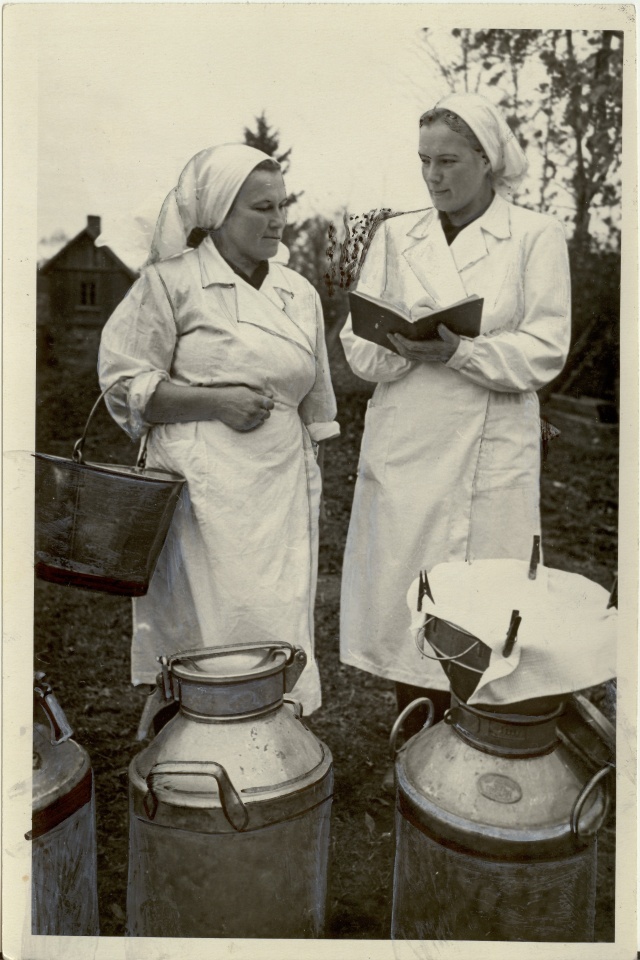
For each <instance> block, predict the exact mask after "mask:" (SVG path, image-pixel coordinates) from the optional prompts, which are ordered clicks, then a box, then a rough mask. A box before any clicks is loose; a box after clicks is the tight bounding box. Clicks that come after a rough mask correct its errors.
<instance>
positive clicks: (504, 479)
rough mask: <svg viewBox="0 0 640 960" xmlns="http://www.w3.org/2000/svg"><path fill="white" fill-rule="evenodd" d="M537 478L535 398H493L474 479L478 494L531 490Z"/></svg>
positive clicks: (495, 395)
mask: <svg viewBox="0 0 640 960" xmlns="http://www.w3.org/2000/svg"><path fill="white" fill-rule="evenodd" d="M539 474H540V413H539V406H538V398H537V397H536V395H535V394H517V393H504V394H492V395H491V397H490V399H489V408H488V411H487V418H486V421H485V426H484V431H483V435H482V439H481V441H480V453H479V457H478V466H477V471H476V477H475V490H476V491H477V492H485V491H491V490H493V491H495V490H496V489H498V488H511V487H522V486H532V487H534V488H536V489H537V485H538V483H539V479H540V478H539Z"/></svg>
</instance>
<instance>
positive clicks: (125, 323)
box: [98, 267, 177, 440]
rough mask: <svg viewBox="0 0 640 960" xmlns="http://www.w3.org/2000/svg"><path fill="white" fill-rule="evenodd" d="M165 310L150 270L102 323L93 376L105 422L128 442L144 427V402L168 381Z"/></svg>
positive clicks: (169, 323)
mask: <svg viewBox="0 0 640 960" xmlns="http://www.w3.org/2000/svg"><path fill="white" fill-rule="evenodd" d="M176 338H177V335H176V324H175V320H174V316H173V311H172V309H171V304H170V302H169V298H168V296H167V294H166V291H165V289H164V287H163V285H162V281H161V280H160V277H159V276H158V272H157V270H156V269H155V267H149V268H148V269H146V270H145V271H144V273H143V274H142V276H141V277H140V279H139V280H137V281H136V282H135V283H134V285H133V286H132V287H131V289H130V290H129V292H128V294H127V296H126V297H125V298H124V300H123V301H122V303H120V304H119V306H118V307H116V309H115V311H114V312H113V314H112V315H111V316H110V318H109V319H108V320H107V323H106V324H105V326H104V329H103V331H102V337H101V340H100V353H99V357H98V376H99V379H100V386H101V387H102V389H103V390H106V389H107V388H108V387H111V388H112V389H110V390H109V393H108V394H107V395H106V398H105V400H106V403H107V407H108V408H109V412H110V413H111V416H112V417H113V419H114V420H115V421H116V423H118V424H119V426H121V427H122V429H123V430H125V431H126V432H127V433H128V434H129V436H130V437H132V439H134V440H136V439H138V438H140V437H141V436H142V435H143V434H144V433H145V432H146V430H147V429H148V428H149V426H150V424H149V423H148V422H147V421H146V420H145V410H146V407H147V404H148V403H149V400H150V399H151V397H152V396H153V393H154V391H155V389H156V387H157V386H158V383H159V382H160V381H161V380H169V379H170V371H171V363H172V360H173V354H174V350H175V345H176Z"/></svg>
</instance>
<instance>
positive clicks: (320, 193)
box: [38, 4, 447, 239]
mask: <svg viewBox="0 0 640 960" xmlns="http://www.w3.org/2000/svg"><path fill="white" fill-rule="evenodd" d="M431 19H432V18H429V17H427V16H426V8H425V7H423V6H421V5H418V6H408V7H405V6H397V7H395V8H392V7H389V6H386V5H385V6H383V7H370V6H368V5H367V6H366V7H363V6H358V5H355V6H348V7H347V6H343V5H339V6H328V5H324V4H322V5H317V6H311V5H307V4H304V5H275V4H274V5H267V6H262V5H255V4H251V5H236V4H232V5H221V4H206V5H200V4H198V5H195V6H189V5H174V4H170V5H159V4H158V5H156V4H153V5H149V4H143V5H139V4H127V5H125V6H121V5H117V4H113V5H107V4H100V5H89V6H87V5H84V4H64V5H58V4H53V5H46V6H42V7H40V9H39V13H38V28H39V36H40V43H39V49H38V68H39V93H38V101H39V131H38V136H39V141H38V238H39V239H41V238H43V237H50V236H51V235H52V234H54V233H56V232H58V231H62V232H63V233H64V234H66V235H67V236H73V235H75V234H76V233H77V232H79V231H80V230H81V229H82V228H83V227H84V225H85V223H86V217H87V214H96V215H99V216H101V217H102V221H103V227H104V228H105V230H107V229H111V230H113V229H115V228H116V227H117V226H118V224H120V222H121V221H122V220H128V219H130V218H131V217H132V215H133V213H134V211H137V210H138V209H139V208H140V207H142V208H144V209H146V210H149V211H154V214H153V215H154V218H155V211H158V210H159V207H160V204H161V202H162V199H163V198H164V196H165V195H166V193H167V192H168V191H169V190H170V189H171V187H172V186H173V185H174V184H175V182H176V179H177V176H178V174H179V172H180V170H181V169H182V167H183V166H184V164H185V163H186V161H187V160H188V159H189V158H190V157H191V156H192V155H193V154H194V153H197V152H198V151H199V150H201V149H203V148H204V147H207V146H211V145H213V144H215V143H224V142H230V141H239V140H242V134H243V129H244V127H245V126H253V125H254V118H255V117H256V116H257V115H258V114H259V113H260V112H261V111H262V110H263V109H264V110H265V111H266V115H267V119H268V120H269V122H270V123H271V124H272V125H273V126H274V127H275V128H276V129H278V130H279V131H280V134H281V144H282V146H283V147H287V148H288V147H291V148H292V156H291V168H290V172H289V175H288V177H287V188H288V189H289V190H295V191H299V190H303V191H304V196H303V198H302V199H301V200H300V201H299V203H298V206H297V208H296V216H297V217H298V218H300V217H301V216H306V215H309V214H314V213H323V214H325V215H332V214H333V213H334V212H335V211H336V210H338V209H339V208H340V207H342V206H344V205H347V206H348V207H349V209H350V210H353V211H355V212H364V211H366V210H368V209H370V208H372V207H376V206H392V207H394V208H395V209H415V208H417V207H421V206H426V205H428V202H429V201H428V196H427V194H426V188H425V186H424V184H423V182H422V179H421V176H420V166H419V163H418V161H417V130H418V117H419V115H420V113H421V112H422V111H423V110H425V109H427V108H428V107H430V106H432V105H433V104H434V103H435V101H436V100H437V99H438V97H439V96H441V95H443V94H444V93H446V92H447V87H446V85H445V84H444V82H443V81H442V80H440V78H439V77H438V76H437V74H436V71H435V70H434V68H433V66H432V65H431V64H430V62H429V60H428V58H427V57H426V55H425V54H424V52H423V50H422V49H421V40H420V31H421V28H422V27H424V26H426V25H427V20H431ZM116 233H117V229H116Z"/></svg>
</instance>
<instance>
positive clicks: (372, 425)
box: [341, 196, 570, 690]
mask: <svg viewBox="0 0 640 960" xmlns="http://www.w3.org/2000/svg"><path fill="white" fill-rule="evenodd" d="M358 289H360V290H363V291H365V292H367V293H369V294H371V295H373V296H378V297H381V298H383V299H385V300H389V301H391V302H394V303H396V304H397V305H400V306H402V307H404V309H405V310H407V311H410V310H411V308H412V307H415V310H414V316H416V315H419V314H420V313H421V312H424V310H422V311H421V310H420V307H418V306H416V304H417V303H418V301H420V302H421V303H422V304H429V305H431V306H432V307H436V306H437V307H444V306H447V305H448V304H450V303H454V302H455V301H457V300H460V299H462V298H464V297H465V296H470V295H471V294H474V293H475V294H477V295H478V296H481V297H484V309H483V317H482V328H481V335H480V336H479V337H478V338H477V339H475V340H462V341H461V343H460V345H459V347H458V349H457V350H456V352H455V354H454V355H453V357H451V359H450V360H449V362H448V363H446V364H444V363H440V362H433V363H416V362H411V361H407V360H405V359H403V358H402V357H400V356H398V355H397V354H395V353H393V352H391V351H389V350H386V349H385V348H384V347H380V346H377V345H375V344H372V343H370V342H369V341H367V340H364V339H362V338H360V337H356V336H355V335H354V333H353V330H352V328H351V323H350V319H348V320H347V323H346V325H345V328H344V330H343V332H342V334H341V339H342V343H343V346H344V349H345V353H346V356H347V360H348V361H349V364H350V366H351V368H352V369H353V371H354V372H355V373H356V374H357V375H358V376H360V377H362V378H364V379H365V380H370V381H374V382H376V383H377V384H378V385H377V387H376V389H375V392H374V394H373V397H372V399H371V400H370V401H369V404H368V409H367V413H366V418H365V430H364V435H363V439H362V448H361V454H360V462H359V466H358V478H357V482H356V488H355V494H354V500H353V509H352V514H351V522H350V526H349V534H348V538H347V546H346V552H345V559H344V568H343V579H342V601H341V659H342V661H343V662H344V663H347V664H350V665H352V666H355V667H359V668H360V669H362V670H367V671H369V672H370V673H374V674H377V675H378V676H382V677H387V678H389V679H391V680H395V681H399V682H402V683H408V684H414V685H419V686H425V687H432V688H435V689H441V690H445V689H447V687H448V683H447V680H446V677H445V674H444V671H443V670H442V669H441V667H440V666H439V664H437V663H434V662H433V661H430V660H427V659H424V658H423V657H421V655H420V654H419V652H418V650H417V648H416V645H415V638H414V637H413V636H412V635H411V633H410V630H409V625H410V611H409V608H408V606H407V600H406V596H407V590H408V588H409V586H410V584H411V583H412V581H413V580H415V578H416V577H417V576H418V573H419V571H420V569H421V568H427V569H428V568H429V567H432V566H434V565H435V564H438V563H442V562H445V561H448V560H464V559H467V560H469V561H472V560H473V559H474V558H498V557H514V558H518V559H528V558H529V556H530V554H531V548H532V544H533V536H534V535H535V534H539V533H540V510H539V475H540V422H539V405H538V398H537V396H536V393H535V391H536V390H538V389H539V388H540V387H542V386H543V385H544V384H546V383H548V382H549V381H550V380H551V379H552V378H553V377H554V376H556V375H557V374H558V373H559V372H560V370H561V369H562V366H563V364H564V362H565V359H566V356H567V351H568V348H569V340H570V284H569V266H568V256H567V245H566V240H565V236H564V230H563V228H562V226H561V225H560V224H559V223H557V222H556V221H555V220H553V219H552V218H551V217H548V216H545V215H542V214H538V213H533V212H531V211H529V210H526V209H524V208H522V207H517V206H513V205H512V204H509V203H507V202H506V201H505V200H503V199H502V198H501V197H499V196H496V197H495V198H494V200H493V202H492V204H491V205H490V207H489V209H488V210H487V211H486V212H485V213H484V214H483V215H482V216H481V217H480V218H478V219H477V220H476V221H474V222H473V223H471V224H470V225H469V226H467V227H466V228H465V229H464V230H463V231H462V232H461V233H460V234H459V235H458V236H457V237H456V238H455V240H454V241H453V243H452V245H451V246H450V247H448V246H447V243H446V240H445V237H444V233H443V231H442V227H441V225H440V221H439V218H438V214H437V211H436V210H433V209H432V210H428V211H427V213H426V214H425V213H424V212H419V213H411V214H404V215H402V216H398V217H394V218H391V219H389V220H387V221H385V223H384V224H383V225H382V226H381V227H380V228H379V229H378V231H377V233H376V235H375V237H374V239H373V241H372V244H371V247H370V249H369V252H368V254H367V258H366V260H365V264H364V268H363V270H362V274H361V279H360V282H359V284H358Z"/></svg>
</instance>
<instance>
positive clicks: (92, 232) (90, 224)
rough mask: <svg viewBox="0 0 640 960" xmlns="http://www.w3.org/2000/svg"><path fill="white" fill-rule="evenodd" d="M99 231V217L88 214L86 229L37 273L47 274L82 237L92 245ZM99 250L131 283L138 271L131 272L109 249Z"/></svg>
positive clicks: (68, 242) (65, 245) (66, 244)
mask: <svg viewBox="0 0 640 960" xmlns="http://www.w3.org/2000/svg"><path fill="white" fill-rule="evenodd" d="M100 231H101V226H100V217H96V216H93V215H91V214H90V215H89V216H88V217H87V225H86V227H84V229H82V230H81V231H80V233H78V234H76V236H75V237H73V238H72V239H71V240H68V241H67V243H65V244H64V245H63V246H62V247H61V248H60V249H59V250H58V251H57V253H54V255H53V256H52V257H50V258H49V259H48V260H47V261H46V263H43V264H42V266H41V267H40V268H39V270H38V273H41V274H44V273H48V272H49V271H50V270H51V268H52V267H53V266H55V264H56V263H57V262H58V260H59V259H60V258H61V257H62V255H63V254H64V253H66V252H67V250H69V248H70V247H72V246H73V245H74V244H76V243H78V241H79V240H81V239H83V238H84V237H89V239H90V240H91V241H92V243H95V241H96V239H97V237H98V236H99V234H100ZM101 249H102V250H104V251H105V253H106V254H107V256H109V257H111V259H112V260H113V262H114V266H115V267H118V268H119V269H120V270H122V271H124V273H126V274H127V276H128V277H129V279H130V280H132V281H133V280H135V279H136V278H137V277H138V271H137V270H133V269H132V268H131V267H129V266H127V264H126V263H125V262H124V261H123V260H121V259H120V257H119V256H118V255H117V254H116V253H114V251H113V250H112V249H111V247H107V246H103V247H101Z"/></svg>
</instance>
